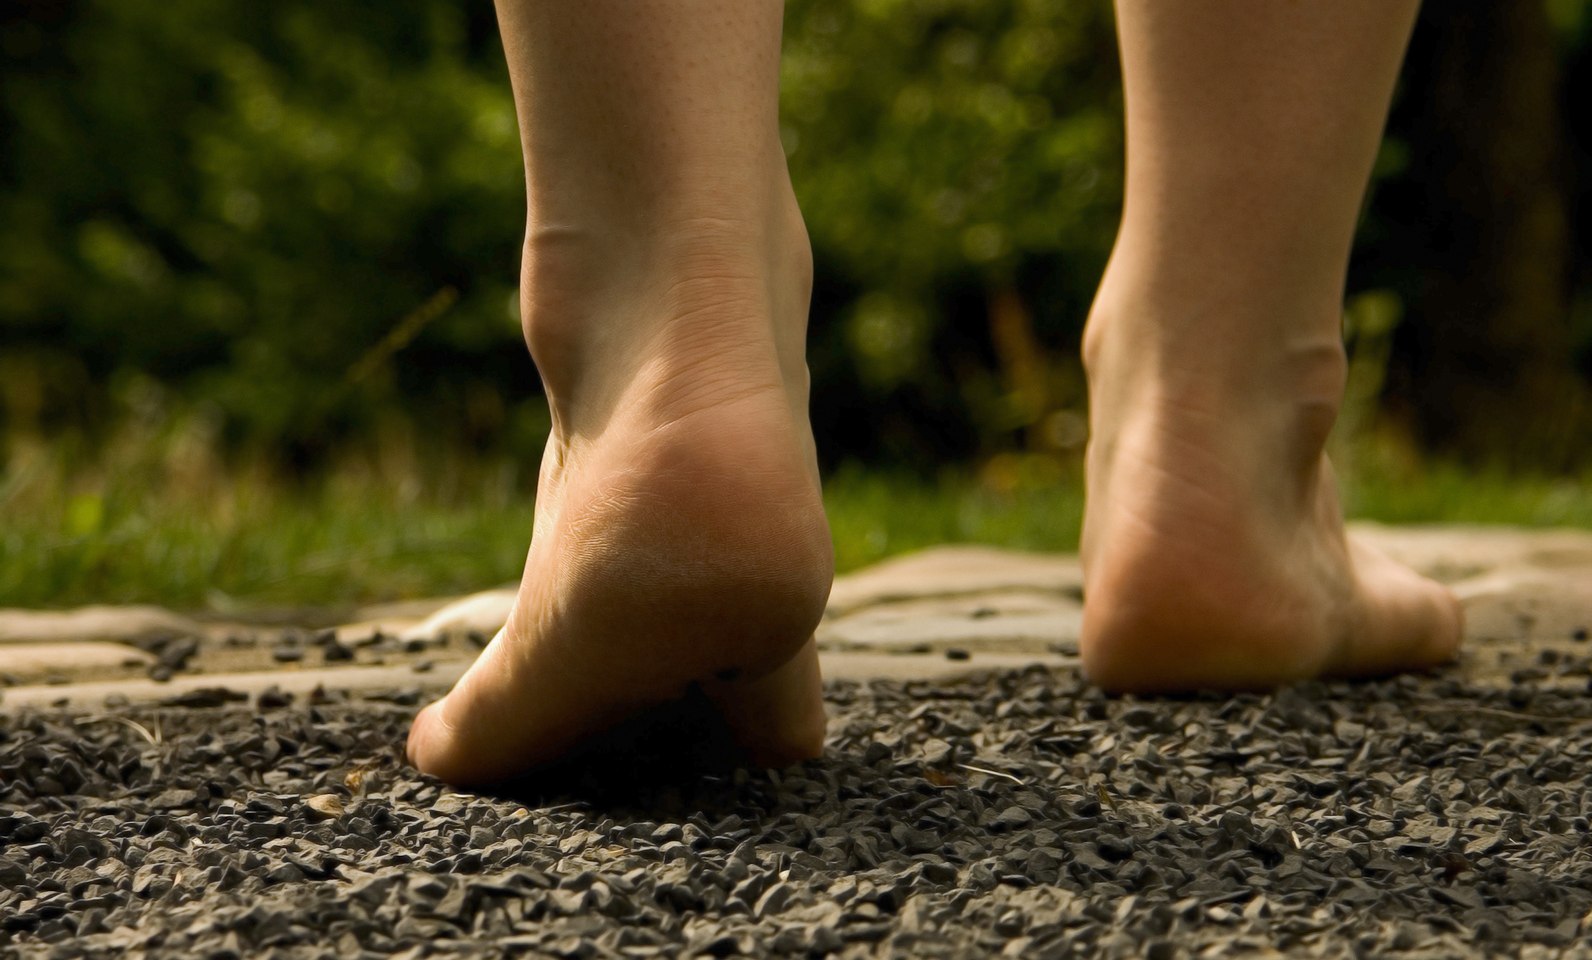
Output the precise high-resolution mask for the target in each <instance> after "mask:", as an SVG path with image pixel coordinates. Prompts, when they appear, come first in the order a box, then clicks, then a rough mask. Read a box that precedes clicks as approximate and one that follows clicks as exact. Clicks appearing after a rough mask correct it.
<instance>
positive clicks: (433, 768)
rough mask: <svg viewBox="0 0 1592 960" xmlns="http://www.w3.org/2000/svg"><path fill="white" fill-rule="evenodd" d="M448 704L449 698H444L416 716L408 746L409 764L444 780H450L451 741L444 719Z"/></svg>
mask: <svg viewBox="0 0 1592 960" xmlns="http://www.w3.org/2000/svg"><path fill="white" fill-rule="evenodd" d="M446 702H447V697H443V698H442V699H441V700H438V701H436V702H435V703H432V704H430V705H429V706H427V707H426V708H425V709H423V710H421V711H420V712H419V713H418V714H416V715H415V720H414V723H413V724H411V725H410V727H409V740H408V743H407V745H406V750H407V752H408V755H409V762H410V763H411V764H413V765H414V766H415V769H417V770H419V771H420V772H421V773H426V774H430V775H431V776H434V777H440V778H441V779H444V780H446V779H448V778H447V776H446V769H447V767H448V766H449V764H448V762H447V759H446V758H447V757H448V754H449V750H448V747H447V741H448V740H449V739H450V737H449V733H448V729H447V721H446V720H444V719H443V704H445V703H446Z"/></svg>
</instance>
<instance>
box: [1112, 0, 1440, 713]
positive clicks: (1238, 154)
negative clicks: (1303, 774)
mask: <svg viewBox="0 0 1592 960" xmlns="http://www.w3.org/2000/svg"><path fill="white" fill-rule="evenodd" d="M1414 12H1415V4H1414V3H1410V2H1386V0H1352V2H1344V3H1336V4H1329V5H1315V4H1303V5H1301V4H1260V5H1255V4H1247V3H1240V2H1237V0H1201V2H1196V3H1180V4H1163V3H1156V2H1154V0H1119V3H1118V22H1119V29H1120V35H1121V44H1122V57H1123V72H1124V80H1125V89H1126V98H1127V129H1128V175H1127V197H1126V204H1125V207H1124V212H1123V223H1122V230H1121V233H1120V235H1119V237H1118V239H1117V244H1116V247H1115V249H1114V251H1113V254H1112V259H1111V263H1110V266H1109V268H1108V269H1107V272H1106V277H1105V279H1104V281H1103V283H1102V286H1101V290H1100V294H1099V296H1098V298H1097V300H1096V303H1095V307H1094V309H1093V311H1092V312H1091V316H1090V320H1089V325H1088V329H1087V331H1086V334H1085V346H1084V351H1085V363H1086V366H1087V368H1088V371H1089V376H1090V399H1091V421H1092V423H1091V426H1092V438H1091V443H1090V450H1089V463H1088V471H1089V486H1090V502H1089V506H1088V509H1087V512H1086V517H1085V529H1084V544H1083V554H1084V564H1085V570H1086V572H1087V576H1088V602H1087V605H1086V613H1085V625H1084V638H1083V657H1084V663H1085V668H1086V669H1087V670H1088V671H1089V672H1090V674H1091V675H1092V676H1094V677H1095V678H1096V679H1097V680H1099V681H1100V682H1101V683H1103V684H1105V685H1107V686H1109V687H1116V688H1121V689H1180V688H1190V687H1199V686H1208V687H1251V686H1265V685H1270V684H1274V683H1279V682H1286V681H1289V680H1294V679H1300V678H1303V677H1308V676H1314V675H1320V674H1364V673H1375V672H1382V671H1387V670H1395V669H1404V668H1412V667H1419V666H1424V665H1429V664H1431V663H1434V662H1438V661H1440V660H1442V659H1445V658H1446V657H1447V656H1449V655H1450V654H1451V653H1452V651H1453V649H1454V647H1455V645H1456V644H1457V642H1458V633H1459V615H1458V608H1457V606H1456V605H1455V603H1454V601H1453V599H1452V598H1451V597H1450V596H1449V595H1448V594H1447V593H1446V592H1445V591H1443V590H1442V588H1440V587H1438V586H1437V585H1435V584H1433V583H1430V582H1429V581H1425V580H1423V579H1421V578H1419V577H1417V576H1416V575H1414V574H1413V573H1411V572H1409V571H1407V570H1404V569H1403V568H1400V567H1397V566H1396V565H1394V564H1392V563H1391V561H1388V560H1386V559H1385V558H1382V557H1379V556H1376V555H1373V554H1371V553H1369V552H1368V551H1365V550H1362V549H1360V548H1359V547H1357V546H1356V545H1354V544H1352V543H1351V542H1349V541H1348V540H1347V539H1346V538H1345V536H1344V532H1343V525H1342V519H1341V516H1340V514H1339V506H1338V500H1337V495H1336V491H1335V489H1334V485H1333V480H1332V476H1331V472H1330V468H1329V467H1328V465H1327V464H1326V461H1325V458H1324V456H1323V455H1322V448H1323V445H1324V443H1325V441H1326V436H1327V433H1328V431H1329V430H1330V428H1331V426H1332V422H1333V420H1334V418H1335V417H1336V414H1337V408H1338V404H1339V402H1340V400H1341V393H1342V389H1343V377H1344V372H1345V362H1344V355H1343V347H1342V342H1341V338H1340V316H1341V299H1342V294H1343V284H1344V275H1345V273H1346V270H1347V264H1348V258H1349V248H1350V243H1351V240H1352V237H1353V232H1354V225H1355V220H1356V217H1357V214H1358V210H1359V205H1360V202H1361V198H1362V195H1363V193H1364V190H1365V185H1366V181H1367V179H1368V178H1369V175H1370V169H1371V164H1372V161H1373V159H1374V156H1375V153H1376V148H1377V143H1378V141H1379V138H1380V133H1381V127H1382V124H1383V122H1384V119H1385V115H1386V111H1387V106H1388V101H1389V99H1390V96H1391V91H1392V86H1393V82H1394V79H1395V77H1396V75H1397V70H1398V64H1399V60H1400V58H1401V56H1402V52H1403V48H1404V44H1405V42H1406V40H1407V38H1408V34H1409V31H1410V28H1411V24H1412V21H1413V18H1414Z"/></svg>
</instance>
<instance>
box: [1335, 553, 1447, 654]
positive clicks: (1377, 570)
mask: <svg viewBox="0 0 1592 960" xmlns="http://www.w3.org/2000/svg"><path fill="white" fill-rule="evenodd" d="M1357 559H1358V560H1359V561H1360V562H1359V563H1358V567H1359V572H1360V579H1361V582H1362V583H1363V584H1364V589H1365V592H1366V599H1367V606H1368V608H1369V617H1368V620H1369V622H1368V623H1366V624H1365V626H1364V628H1363V630H1362V631H1359V632H1358V635H1357V636H1353V637H1351V638H1350V643H1349V650H1348V656H1347V657H1346V661H1347V662H1346V663H1344V664H1343V669H1342V671H1341V672H1343V673H1347V674H1351V675H1362V676H1369V675H1376V674H1385V673H1395V672H1398V671H1401V670H1421V669H1426V668H1429V667H1434V666H1437V665H1439V664H1442V663H1445V662H1447V661H1449V660H1452V659H1453V658H1454V655H1455V654H1456V653H1457V652H1458V650H1459V644H1460V639H1461V637H1462V636H1463V634H1464V611H1463V608H1462V607H1461V606H1460V604H1459V600H1458V599H1457V598H1456V597H1455V596H1454V594H1453V592H1452V591H1450V590H1449V589H1448V588H1447V587H1445V586H1443V585H1442V584H1440V583H1438V582H1436V581H1434V580H1430V579H1428V578H1426V577H1424V576H1421V575H1420V574H1418V573H1416V572H1415V571H1414V570H1411V569H1409V568H1408V567H1405V566H1403V565H1401V564H1399V563H1397V562H1395V561H1393V560H1392V559H1390V558H1388V557H1386V556H1383V555H1382V554H1379V553H1373V552H1371V551H1370V550H1369V548H1364V549H1363V552H1362V553H1361V555H1360V557H1358V558H1357Z"/></svg>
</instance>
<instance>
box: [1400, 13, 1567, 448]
mask: <svg viewBox="0 0 1592 960" xmlns="http://www.w3.org/2000/svg"><path fill="white" fill-rule="evenodd" d="M1553 6H1556V7H1557V8H1558V10H1557V13H1558V14H1559V16H1560V25H1561V28H1562V29H1564V30H1571V31H1579V30H1580V29H1581V28H1582V26H1581V22H1582V18H1583V17H1584V11H1585V7H1586V4H1584V3H1581V2H1579V0H1577V2H1575V3H1573V4H1566V3H1563V2H1560V3H1557V4H1554V5H1553ZM1549 12H1550V10H1549V5H1548V4H1544V3H1542V2H1540V0H1531V2H1522V3H1493V2H1489V0H1463V2H1460V0H1456V2H1449V3H1441V4H1437V3H1433V4H1427V5H1426V6H1425V8H1424V10H1423V12H1422V18H1421V21H1420V24H1419V26H1418V28H1417V34H1416V39H1415V43H1414V45H1413V49H1412V51H1411V56H1410V63H1409V65H1408V69H1407V71H1406V91H1405V95H1404V104H1403V109H1402V110H1401V116H1400V117H1398V118H1396V120H1395V126H1396V128H1400V127H1401V128H1402V131H1401V132H1402V134H1403V136H1404V137H1406V138H1407V143H1408V149H1407V154H1408V161H1409V162H1408V168H1407V170H1406V171H1405V172H1404V173H1403V175H1402V176H1401V178H1400V180H1401V182H1400V183H1399V184H1398V185H1397V186H1396V187H1395V188H1394V189H1392V190H1390V191H1389V193H1388V195H1387V197H1386V199H1387V201H1388V203H1387V204H1386V205H1385V206H1383V207H1381V208H1380V209H1379V210H1377V211H1376V212H1379V213H1380V214H1381V215H1382V216H1383V217H1384V218H1385V219H1387V220H1389V221H1391V223H1389V224H1388V225H1387V226H1386V227H1384V228H1383V229H1384V230H1385V232H1386V233H1387V235H1388V236H1389V238H1390V239H1391V240H1392V242H1391V243H1389V244H1387V249H1386V250H1384V251H1383V256H1384V257H1385V258H1387V259H1390V260H1392V261H1393V262H1392V263H1391V264H1390V268H1391V270H1392V271H1396V272H1397V273H1401V274H1403V285H1404V288H1405V290H1406V295H1407V297H1408V299H1409V304H1408V307H1409V309H1408V318H1407V320H1406V321H1405V322H1404V324H1403V325H1402V327H1401V329H1400V331H1399V338H1398V344H1397V350H1396V353H1395V356H1394V364H1395V371H1394V375H1393V378H1392V383H1393V385H1394V387H1393V389H1394V396H1395V398H1396V400H1397V402H1398V404H1399V405H1400V406H1402V408H1403V412H1404V415H1405V417H1406V419H1407V420H1408V421H1409V422H1410V424H1411V425H1412V426H1413V428H1414V431H1415V433H1416V435H1417V437H1418V438H1419V439H1420V440H1421V441H1422V444H1423V446H1425V447H1426V448H1428V449H1430V450H1433V451H1438V452H1442V453H1447V454H1452V455H1456V456H1459V457H1460V458H1462V459H1465V460H1467V461H1469V462H1471V463H1476V464H1482V463H1489V462H1494V461H1502V462H1504V463H1507V464H1509V465H1512V466H1516V467H1534V468H1561V467H1565V466H1567V465H1570V464H1572V463H1575V462H1578V461H1579V462H1585V461H1586V459H1587V458H1588V456H1589V455H1592V393H1589V389H1588V383H1587V380H1586V379H1585V377H1584V375H1583V374H1582V373H1581V372H1580V371H1579V370H1578V369H1577V364H1576V357H1575V350H1574V348H1575V346H1576V343H1575V335H1574V330H1573V326H1572V320H1571V304H1572V291H1573V288H1572V283H1571V276H1572V272H1571V271H1572V258H1573V256H1574V247H1573V242H1572V239H1573V238H1572V233H1571V224H1570V222H1569V211H1570V209H1571V205H1570V196H1571V195H1570V191H1569V184H1568V180H1569V172H1570V161H1571V159H1572V158H1571V157H1569V156H1567V155H1566V152H1565V147H1566V143H1567V132H1566V125H1565V116H1564V110H1565V109H1566V107H1569V108H1570V109H1577V110H1578V109H1580V105H1579V104H1578V103H1577V101H1578V98H1577V97H1576V96H1575V95H1574V94H1573V93H1571V92H1569V91H1568V90H1566V89H1565V87H1564V85H1563V75H1562V64H1561V61H1562V59H1563V50H1562V45H1561V43H1560V38H1559V36H1556V35H1555V31H1554V25H1553V23H1552V22H1551V21H1550V19H1549ZM1578 159H1579V167H1580V169H1581V170H1582V171H1585V169H1586V165H1587V158H1586V157H1584V156H1583V157H1581V158H1578ZM1374 209H1375V208H1374ZM1398 261H1402V263H1400V262H1398Z"/></svg>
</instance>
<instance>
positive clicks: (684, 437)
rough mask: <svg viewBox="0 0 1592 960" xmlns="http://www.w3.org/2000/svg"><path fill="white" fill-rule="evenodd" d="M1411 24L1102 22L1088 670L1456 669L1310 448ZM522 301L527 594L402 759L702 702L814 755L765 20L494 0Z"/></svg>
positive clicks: (807, 276) (793, 398) (822, 592)
mask: <svg viewBox="0 0 1592 960" xmlns="http://www.w3.org/2000/svg"><path fill="white" fill-rule="evenodd" d="M1413 15H1414V7H1413V5H1411V4H1408V3H1398V2H1383V0H1343V2H1336V3H1333V4H1297V3H1293V4H1281V3H1263V4H1255V3H1242V2H1238V0H1197V2H1195V0H1189V2H1181V3H1176V4H1169V3H1160V4H1157V3H1154V2H1153V0H1123V2H1122V3H1120V4H1119V26H1120V33H1121V42H1122V53H1123V62H1124V71H1125V76H1126V87H1127V104H1128V154H1129V164H1128V177H1127V182H1128V188H1127V190H1128V192H1127V202H1126V206H1125V210H1124V218H1123V225H1122V231H1121V234H1120V235H1119V237H1118V241H1117V245H1116V248H1115V252H1114V254H1113V257H1112V260H1111V264H1110V267H1109V269H1108V271H1107V273H1106V276H1105V279H1104V282H1103V284H1102V287H1101V292H1100V295H1099V297H1098V299H1097V302H1096V305H1095V307H1094V309H1093V311H1092V313H1091V316H1090V319H1089V324H1088V328H1087V331H1086V335H1085V343H1084V356H1085V363H1086V367H1087V370H1088V373H1089V378H1090V399H1091V430H1092V438H1091V442H1090V448H1089V454H1088V463H1087V471H1088V483H1089V493H1090V498H1089V503H1088V507H1087V510H1086V515H1085V528H1084V541H1083V562H1084V568H1085V576H1086V584H1087V602H1086V607H1085V615H1084V632H1083V638H1082V653H1083V662H1084V666H1085V669H1086V671H1087V672H1088V674H1089V675H1090V676H1091V677H1092V678H1093V679H1095V680H1096V681H1097V682H1099V683H1101V684H1103V685H1105V686H1106V687H1108V688H1110V689H1114V690H1143V691H1149V690H1182V689H1189V688H1195V687H1210V688H1218V689H1224V688H1250V687H1263V686H1268V685H1273V684H1277V683H1282V682H1287V681H1290V680H1296V679H1302V678H1305V677H1310V676H1317V675H1323V674H1334V675H1362V674H1370V673H1380V672H1385V671H1389V670H1398V669H1405V668H1415V667H1420V666H1425V665H1428V664H1431V663H1435V662H1438V661H1440V660H1442V659H1444V658H1446V657H1448V656H1450V655H1451V654H1452V652H1453V650H1454V648H1455V646H1456V644H1457V642H1458V636H1459V613H1458V607H1457V605H1456V604H1455V603H1454V601H1453V599H1452V597H1450V596H1448V595H1447V593H1446V592H1444V591H1443V590H1442V588H1441V587H1438V586H1437V585H1436V584H1433V583H1430V582H1429V581H1426V580H1423V579H1421V578H1419V577H1417V576H1416V575H1415V574H1414V573H1412V572H1410V571H1408V570H1405V569H1404V568H1401V567H1398V566H1397V565H1395V564H1393V563H1392V561H1390V560H1387V559H1385V558H1382V557H1379V556H1377V555H1374V554H1372V553H1371V552H1369V551H1367V550H1365V549H1363V548H1361V547H1359V546H1356V545H1354V544H1352V543H1350V542H1349V541H1348V540H1347V539H1346V537H1345V535H1344V529H1343V522H1342V518H1341V514H1340V512H1339V508H1338V503H1337V498H1336V494H1335V492H1334V489H1333V485H1332V481H1331V474H1330V468H1329V467H1328V466H1327V464H1326V461H1325V458H1324V456H1323V455H1322V445H1323V443H1324V441H1325V438H1326V433H1327V431H1328V429H1329V428H1330V426H1331V423H1332V420H1333V418H1334V417H1335V415H1336V411H1337V405H1338V402H1339V400H1340V399H1341V394H1342V389H1343V372H1344V360H1343V348H1342V343H1341V339H1340V336H1339V329H1338V323H1339V319H1338V318H1339V304H1340V301H1341V297H1342V290H1343V277H1344V272H1345V269H1346V263H1347V259H1348V250H1349V244H1350V240H1351V237H1352V233H1353V226H1354V220H1355V214H1356V211H1357V209H1358V205H1359V202H1360V198H1361V196H1362V194H1363V192H1364V189H1365V184H1366V180H1367V177H1368V176H1369V171H1370V164H1371V161H1372V158H1373V156H1374V153H1375V150H1376V144H1377V140H1378V137H1379V135H1380V129H1381V125H1382V123H1383V121H1384V118H1385V114H1386V110H1387V104H1388V99H1389V96H1390V91H1391V88H1392V84H1393V80H1394V77H1395V75H1396V73H1397V67H1398V62H1399V59H1400V56H1401V53H1402V50H1403V46H1404V44H1405V42H1406V40H1407V37H1408V33H1409V29H1410V23H1411V21H1412V19H1413ZM498 17H499V22H500V24H501V26H502V30H503V41H504V48H505V51H506V53H507V55H508V62H509V72H510V77H511V80H512V82H513V85H514V93H515V102H516V106H517V110H518V113H519V119H520V129H521V139H522V145H523V148H524V155H525V168H526V184H527V196H528V214H527V225H526V240H525V257H524V262H523V265H522V289H521V306H522V317H523V322H524V329H525V337H526V342H527V344H528V345H529V347H530V352H531V355H532V357H533V358H534V360H535V362H536V365H537V368H538V370H539V371H540V373H541V376H542V380H543V383H544V385H545V387H546V390H547V395H548V401H549V405H550V407H551V410H552V424H553V426H552V432H551V436H550V437H549V440H548V445H547V450H546V453H545V455H544V458H543V463H542V474H541V482H540V486H539V488H538V497H537V511H536V520H535V527H534V530H533V532H532V537H531V547H530V551H529V555H528V557H527V561H526V566H525V574H524V577H523V580H522V582H521V586H520V592H519V598H518V600H517V602H516V606H515V609H514V612H513V614H512V615H511V616H510V618H509V621H508V623H507V625H506V626H505V627H504V628H503V630H502V631H501V632H500V633H499V634H498V635H497V636H496V637H495V638H493V640H492V642H491V643H490V644H489V645H488V647H487V648H486V649H485V650H484V651H483V652H482V654H481V656H480V658H479V659H478V661H477V662H476V663H475V665H474V666H472V668H471V669H470V671H469V672H468V673H467V674H466V675H465V676H464V677H463V678H462V679H461V680H460V681H459V683H458V685H457V686H456V687H455V688H454V690H453V691H452V692H451V693H449V694H448V696H447V697H445V698H444V699H442V700H441V701H438V702H437V703H435V704H432V705H431V706H429V707H427V708H426V709H425V710H424V711H422V712H421V714H420V715H419V716H418V717H417V718H416V721H415V725H414V727H413V730H412V731H411V734H410V738H409V755H410V758H411V759H412V761H413V762H414V763H415V764H416V765H417V766H418V767H419V768H420V769H421V770H423V771H425V772H427V773H431V774H434V775H436V776H438V777H440V778H442V779H444V780H448V781H450V782H454V783H460V784H478V783H488V782H492V781H497V780H501V779H504V778H507V777H510V776H513V775H515V774H518V773H522V772H525V771H528V770H532V769H534V768H537V767H539V766H542V765H545V764H547V763H550V762H552V761H555V760H557V759H560V758H562V757H564V756H566V755H567V754H568V753H570V752H571V751H573V750H576V749H578V748H579V747H580V746H581V745H583V744H585V743H586V742H588V741H589V740H590V739H591V738H592V737H593V736H595V735H597V734H599V733H601V732H602V731H604V730H606V729H608V728H610V727H612V726H613V725H614V724H616V723H618V722H619V721H621V720H624V719H633V718H635V717H637V716H638V715H640V716H643V717H644V716H645V715H646V713H647V712H648V711H649V710H651V709H653V708H655V707H656V706H658V705H660V704H663V703H666V702H668V701H671V700H674V699H677V698H679V697H681V696H682V695H684V694H686V693H687V692H688V691H693V690H694V691H697V692H699V693H700V694H701V695H702V696H704V697H705V698H706V699H707V701H708V702H710V703H711V704H712V705H714V706H715V707H716V708H717V709H718V710H719V711H720V712H721V713H722V714H723V716H724V718H725V720H726V721H727V724H728V727H729V729H730V730H731V731H733V735H734V739H735V740H736V742H737V743H738V745H739V746H740V747H741V748H742V749H743V751H744V753H745V756H746V758H747V759H749V760H750V761H752V762H754V763H762V764H781V763H786V762H790V761H794V760H799V759H802V758H806V757H811V756H815V755H816V754H818V753H819V752H820V751H821V749H822V745H823V736H824V710H823V702H822V699H821V695H820V694H821V691H820V683H819V671H818V660H817V655H816V650H815V647H814V644H813V640H812V634H813V630H814V628H815V627H816V626H817V623H818V620H819V618H820V617H821V615H822V612H823V607H824V603H825V600H826V598H827V594H828V590H829V584H830V581H831V579H832V575H833V559H832V553H831V549H830V543H829V532H828V526H827V523H826V521H825V518H824V514H823V507H822V500H821V497H820V490H819V479H818V471H817V465H816V458H815V455H814V444H813V436H812V430H811V426H810V424H809V422H808V418H807V400H808V375H807V368H806V361H805V356H804V340H805V335H806V317H807V307H808V297H809V292H810V288H811V269H812V266H811V264H812V260H811V253H810V249H809V245H808V241H807V235H806V230H805V227H804V226H803V224H802V221H801V215H800V212H799V211H798V209H797V205H796V200H795V195H794V193H793V191H792V188H791V184H790V179H789V176H788V173H787V171H786V166H785V160H784V154H783V152H782V150H781V147H780V143H779V135H778V116H777V103H778V96H777V94H778V65H779V40H780V21H781V17H782V9H781V4H780V3H779V2H777V0H691V2H689V3H682V2H680V0H674V2H671V0H588V2H583V3H581V4H570V3H557V2H549V0H499V2H498Z"/></svg>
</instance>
